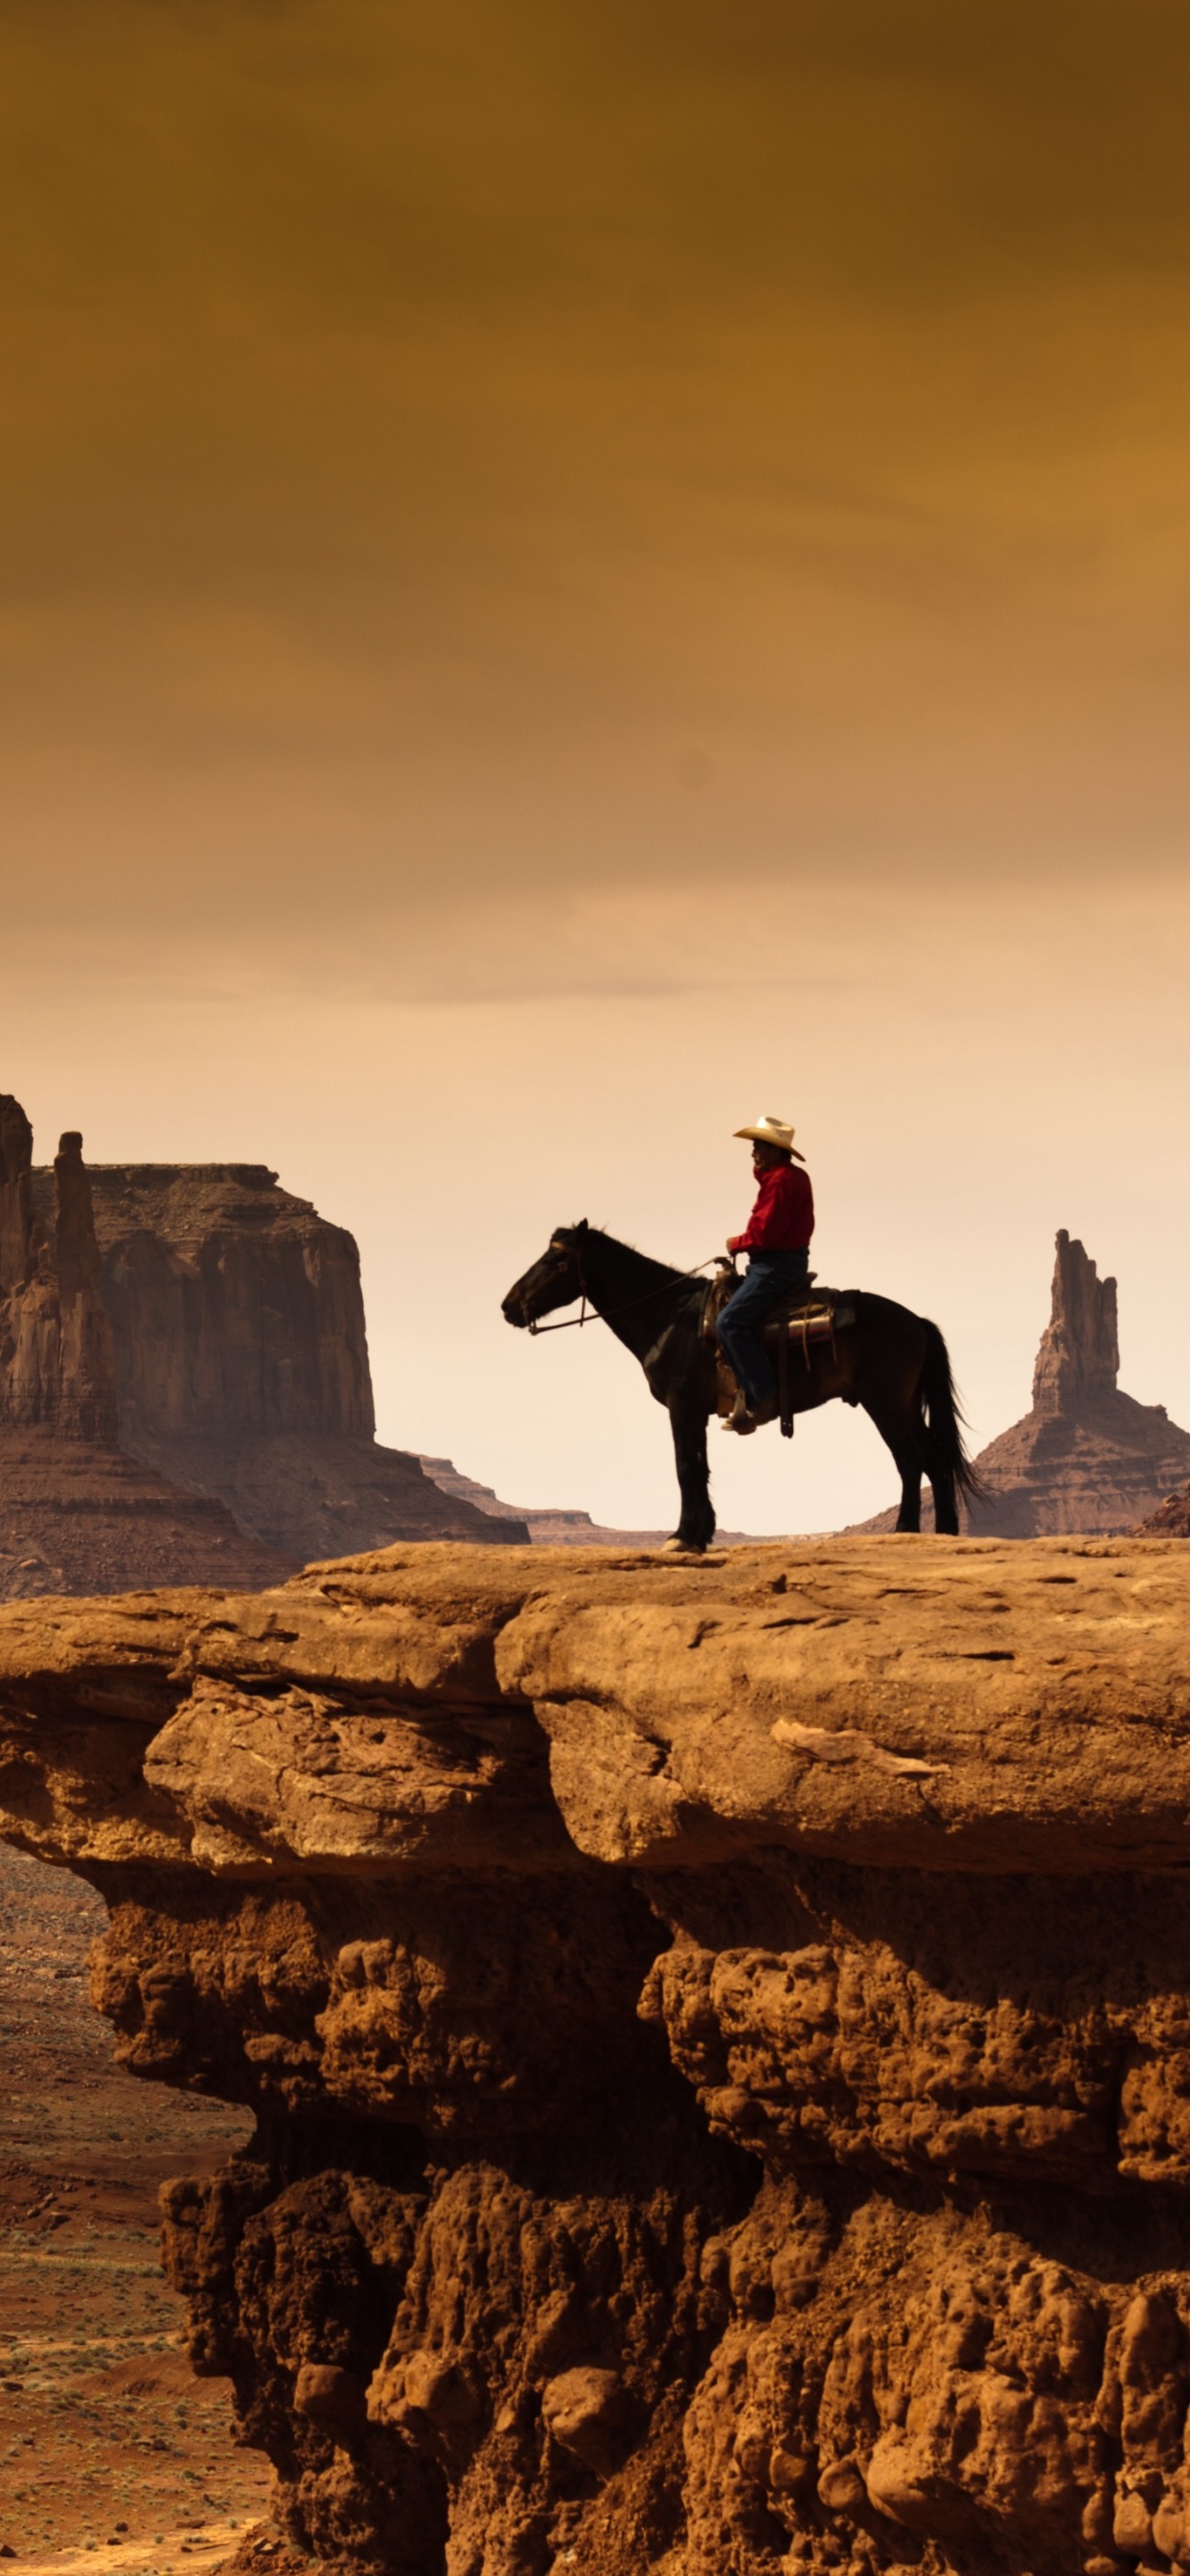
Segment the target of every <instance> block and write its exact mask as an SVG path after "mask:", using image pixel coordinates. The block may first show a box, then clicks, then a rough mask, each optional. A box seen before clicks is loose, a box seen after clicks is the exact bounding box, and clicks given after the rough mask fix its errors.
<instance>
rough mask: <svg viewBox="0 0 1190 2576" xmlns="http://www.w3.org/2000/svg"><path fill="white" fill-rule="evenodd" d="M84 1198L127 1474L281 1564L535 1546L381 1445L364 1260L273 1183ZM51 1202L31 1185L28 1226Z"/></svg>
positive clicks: (117, 1188)
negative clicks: (194, 1506) (368, 1551)
mask: <svg viewBox="0 0 1190 2576" xmlns="http://www.w3.org/2000/svg"><path fill="white" fill-rule="evenodd" d="M90 1188H91V1193H92V1197H93V1201H94V1211H95V1230H96V1236H97V1240H98V1246H99V1255H100V1280H101V1287H102V1300H103V1308H104V1310H105V1311H106V1315H107V1317H108V1319H109V1322H110V1327H111V1335H112V1342H113V1353H114V1363H113V1364H114V1371H115V1390H116V1400H117V1405H118V1419H119V1437H120V1442H121V1446H122V1447H123V1448H124V1449H125V1450H127V1451H128V1452H129V1454H130V1455H131V1456H132V1457H133V1458H136V1459H138V1460H139V1461H140V1462H141V1463H142V1464H143V1465H144V1466H146V1467H149V1468H152V1469H154V1470H156V1472H157V1473H158V1474H160V1475H162V1476H164V1477H166V1478H168V1480H169V1481H170V1483H171V1484H173V1485H175V1486H180V1487H182V1488H183V1489H185V1490H186V1491H188V1492H191V1493H196V1494H200V1495H205V1496H209V1497H213V1498H215V1499H216V1500H218V1501H220V1502H222V1503H223V1504H224V1505H225V1506H226V1507H227V1508H228V1509H229V1510H230V1511H231V1512H232V1513H233V1514H234V1516H235V1519H236V1521H237V1522H238V1524H239V1526H240V1528H241V1529H242V1530H244V1531H247V1532H248V1533H250V1534H251V1535H252V1536H254V1537H255V1538H256V1539H257V1540H258V1541H259V1542H260V1543H261V1544H262V1545H263V1546H265V1547H267V1548H269V1549H271V1550H272V1551H274V1553H275V1554H276V1553H279V1554H280V1555H281V1556H282V1557H284V1558H286V1559H288V1561H289V1564H290V1565H295V1564H301V1563H303V1562H304V1561H305V1559H306V1558H308V1557H315V1556H324V1555H327V1554H328V1553H330V1552H332V1551H336V1550H342V1549H345V1548H361V1547H375V1546H380V1545H383V1544H385V1543H387V1542H388V1541H389V1540H392V1539H397V1538H407V1539H422V1538H464V1539H466V1538H470V1539H472V1540H475V1541H478V1542H481V1543H486V1544H488V1545H494V1544H499V1543H501V1542H505V1543H512V1544H514V1545H515V1544H516V1543H518V1542H520V1541H523V1540H524V1539H526V1538H527V1536H528V1532H527V1530H526V1528H525V1526H524V1524H523V1522H521V1521H519V1520H517V1519H516V1518H515V1517H514V1518H513V1519H512V1520H510V1521H508V1522H503V1521H497V1522H493V1521H492V1520H490V1519H489V1518H488V1517H487V1515H486V1514H484V1513H481V1512H478V1511H476V1510H475V1509H474V1507H473V1506H472V1505H471V1504H469V1503H468V1502H467V1501H466V1500H465V1499H463V1498H462V1497H457V1496H446V1495H443V1494H442V1493H440V1491H439V1489H438V1487H437V1486H436V1485H435V1484H433V1483H432V1481H431V1480H430V1478H429V1477H427V1476H424V1475H423V1474H422V1471H421V1468H420V1466H419V1464H418V1462H417V1460H416V1458H414V1457H412V1456H410V1455H409V1454H408V1453H407V1452H406V1451H404V1450H397V1449H386V1448H383V1447H381V1446H380V1445H379V1444H378V1443H377V1441H376V1439H375V1437H374V1429H375V1423H374V1415H373V1409H372V1381H371V1374H370V1371H369V1366H368V1345H367V1335H366V1331H365V1327H364V1304H363V1294H362V1290H361V1286H360V1265H359V1253H358V1251H357V1249H356V1246H355V1243H354V1241H353V1238H352V1237H351V1235H349V1234H347V1233H346V1232H345V1231H344V1229H343V1228H342V1227H341V1226H337V1225H331V1224H329V1223H328V1222H327V1220H326V1219H325V1217H320V1216H319V1215H318V1213H317V1211H316V1210H315V1209H314V1208H313V1207H311V1205H310V1204H309V1202H308V1201H307V1200H305V1199H299V1198H294V1197H293V1196H292V1195H291V1194H290V1192H289V1191H287V1190H282V1189H279V1188H278V1186H277V1175H276V1173H275V1172H270V1171H268V1170H266V1169H265V1168H264V1166H263V1165H258V1164H253V1163H169V1164H163V1163H112V1164H102V1165H99V1166H96V1167H93V1168H92V1170H91V1173H90ZM50 1191H51V1179H50V1175H49V1174H48V1173H35V1174H34V1175H33V1179H32V1205H33V1207H34V1210H37V1209H38V1208H42V1209H45V1208H47V1207H48V1202H49V1197H50ZM198 1573H199V1569H198V1568H196V1569H195V1574H196V1578H197V1576H198Z"/></svg>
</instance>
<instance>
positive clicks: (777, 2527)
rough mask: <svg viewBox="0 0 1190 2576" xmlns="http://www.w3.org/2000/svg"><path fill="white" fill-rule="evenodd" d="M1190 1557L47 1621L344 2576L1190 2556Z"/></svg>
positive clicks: (120, 1876) (306, 2542) (2, 1677)
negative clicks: (222, 2145) (222, 2116)
mask: <svg viewBox="0 0 1190 2576" xmlns="http://www.w3.org/2000/svg"><path fill="white" fill-rule="evenodd" d="M1188 1674H1190V1601H1188V1597H1187V1590H1186V1583H1185V1574H1184V1563H1183V1557H1182V1553H1181V1551H1180V1549H1179V1548H1178V1547H1177V1546H1175V1545H1169V1546H1162V1545H1160V1544H1154V1543H1151V1542H1150V1543H1138V1542H1111V1541H1102V1540H1094V1541H1083V1542H1081V1543H1074V1542H1069V1541H1050V1542H1045V1543H1041V1544H1034V1545H1029V1544H1026V1545H1023V1546H1009V1545H1005V1544H1001V1543H996V1542H985V1543H975V1544H972V1543H971V1542H958V1543H955V1542H948V1541H939V1542H938V1543H937V1545H936V1546H935V1547H933V1548H930V1549H928V1550H926V1551H925V1552H924V1553H923V1552H922V1551H921V1550H920V1549H918V1548H916V1547H914V1546H912V1545H911V1544H910V1543H909V1542H907V1541H904V1540H895V1539H889V1540H875V1541H859V1542H856V1541H850V1542H845V1541H834V1542H826V1543H823V1544H819V1545H801V1546H790V1545H789V1544H782V1545H779V1546H773V1547H766V1548H755V1549H752V1550H748V1551H744V1550H740V1551H733V1553H732V1555H731V1556H730V1557H728V1558H723V1557H719V1558H716V1557H711V1558H709V1559H707V1560H705V1561H704V1562H702V1563H700V1564H691V1563H690V1562H689V1561H686V1562H681V1561H678V1562H672V1563H664V1562H659V1561H657V1560H653V1561H651V1562H643V1561H641V1560H639V1559H637V1560H634V1559H632V1558H631V1557H624V1558H622V1559H620V1560H616V1559H614V1558H613V1559H608V1558H603V1559H595V1558H593V1557H592V1555H591V1553H590V1551H581V1552H578V1551H576V1552H575V1553H574V1554H573V1555H572V1556H569V1557H566V1556H563V1555H560V1554H558V1553H556V1552H552V1551H551V1552H550V1553H549V1554H546V1553H545V1552H543V1551H534V1550H519V1549H511V1550H500V1551H493V1550H490V1549H486V1550H478V1549H476V1550H466V1549H449V1548H443V1549H422V1550H406V1551H401V1550H393V1551H390V1553H389V1554H388V1555H387V1556H380V1557H371V1558H364V1559H360V1560H357V1561H355V1562H348V1563H342V1564H338V1565H330V1566H325V1567H321V1568H315V1569H311V1570H310V1572H309V1573H308V1574H307V1575H306V1576H304V1577H302V1578H301V1579H299V1580H298V1581H295V1582H293V1583H290V1584H288V1585H287V1586H285V1587H284V1588H283V1589H281V1590H278V1591H277V1592H275V1593H272V1594H267V1593H266V1594H263V1595H257V1596H255V1597H253V1598H249V1599H244V1600H240V1601H238V1602H237V1601H234V1600H231V1599H229V1598H228V1596H227V1595H226V1594H225V1593H222V1594H218V1595H214V1596H203V1595H201V1594H196V1593H190V1594H188V1595H180V1594H172V1595H170V1594H165V1595H157V1596H154V1597H152V1598H141V1599H139V1600H133V1601H128V1602H121V1601H109V1602H105V1603H91V1604H85V1603H84V1604H79V1605H77V1606H76V1605H73V1604H67V1605H62V1604H56V1605H55V1606H54V1611H53V1615H52V1617H47V1616H46V1615H45V1613H44V1612H42V1611H40V1610H39V1609H38V1608H37V1607H36V1606H32V1607H31V1606H28V1605H25V1606H23V1607H21V1608H20V1609H19V1610H11V1611H8V1612H4V1613H0V1832H3V1833H4V1834H6V1835H7V1836H8V1837H9V1838H11V1839H13V1840H15V1841H16V1842H18V1843H19V1844H21V1845H22V1846H23V1847H24V1848H25V1849H27V1850H31V1851H35V1852H40V1853H41V1854H42V1855H44V1856H45V1857H47V1858H49V1859H51V1860H55V1861H57V1862H59V1863H66V1864H67V1865H69V1866H70V1867H72V1868H74V1869H76V1870H78V1871H80V1872H81V1873H82V1874H83V1875H85V1876H86V1877H88V1878H89V1879H91V1880H92V1881H93V1882H94V1883H95V1884H96V1885H97V1886H99V1887H100V1888H101V1889H102V1891H103V1893H104V1895H105V1897H106V1899H107V1902H108V1906H109V1910H110V1930H109V1932H108V1934H107V1937H106V1940H105V1942H104V1944H103V1946H102V1949H101V1952H100V1954H99V1956H98V1958H97V1960H96V1965H95V1972H94V1992H95V1996H96V1999H97V2001H98V2002H99V2004H100V2005H101V2007H102V2009H103V2010H104V2011H105V2012H106V2013H107V2014H108V2015H109V2016H110V2018H111V2020H112V2021H113V2023H114V2026H115V2028H116V2031H117V2033H118V2034H119V2041H120V2047H121V2051H122V2054H123V2057H124V2061H125V2063H126V2064H127V2065H128V2066H129V2067H130V2069H131V2070H132V2071H133V2072H134V2073H136V2074H138V2075H140V2076H142V2077H145V2078H147V2079H149V2080H156V2081H164V2082H167V2083H172V2084H175V2085H179V2086H184V2087H187V2088H189V2089H192V2090H197V2091H200V2092H207V2093H211V2094H215V2095H218V2096H221V2097H223V2098H225V2099H227V2100H229V2101H235V2102H241V2103H245V2104H249V2105H251V2106H252V2107H253V2109H254V2110H255V2111H256V2113H257V2115H258V2120H259V2127H258V2131H257V2135H256V2138H255V2139H254V2141H253V2143H252V2145H251V2146H250V2147H249V2148H248V2149H247V2150H246V2151H245V2153H244V2154H243V2155H242V2156H239V2157H236V2158H234V2159H233V2160H232V2162H231V2163H230V2164H229V2165H228V2166H227V2167H226V2168H225V2170H224V2172H223V2173H222V2174H221V2175H219V2176H217V2177H215V2178H214V2179H213V2180H201V2181H183V2182H180V2183H179V2184H177V2185H176V2186H174V2187H173V2189H172V2190H171V2192H170V2194H169V2198H168V2209H167V2225H166V2242H167V2253H168V2262H169V2266H170V2269H171V2272H172V2275H173V2278H174V2279H175V2281H176V2282H177V2283H178V2284H179V2286H181V2287H182V2288H183V2289H184V2291H185V2293H186V2295H187V2297H188V2299H189V2302H190V2311H191V2332H192V2352H193V2358H194V2361H195V2366H196V2368H197V2369H198V2370H199V2371H202V2372H226V2373H228V2374H229V2375H230V2376H231V2377H232V2379H233V2381H234V2384H235V2390H236V2401H237V2406H238V2410H239V2417H240V2423H241V2426H242V2429H243V2432H244V2435H245V2438H246V2439H247V2440H248V2441H249V2442H251V2443H254V2444H257V2445H259V2446H260V2447H261V2448H262V2449H264V2450H266V2451H268V2453H269V2454H270V2456H271V2457H272V2458H273V2460H274V2461H275V2463H276V2466H277V2469H278V2474H279V2479H280V2496H281V2510H282V2513H283V2515H284V2517H285V2518H286V2520H287V2522H288V2525H289V2529H290V2532H291V2535H292V2537H293V2539H294V2540H295V2541H296V2542H297V2543H298V2544H299V2545H300V2546H301V2547H302V2548H304V2549H306V2550H308V2551H310V2552H312V2553H313V2554H315V2555H317V2556H318V2557H319V2558H321V2559H322V2560H323V2562H324V2563H325V2564H327V2565H328V2566H329V2567H331V2568H332V2569H339V2570H342V2571H343V2576H349V2571H350V2572H351V2576H354V2572H355V2571H376V2576H548V2571H549V2570H551V2569H553V2568H555V2567H557V2566H558V2565H559V2564H561V2565H563V2566H566V2567H570V2566H575V2567H581V2568H586V2569H589V2570H590V2571H591V2576H644V2572H645V2571H649V2570H655V2571H656V2576H678V2571H679V2570H680V2571H682V2576H801V2571H805V2576H839V2571H844V2570H846V2571H848V2576H905V2571H907V2570H908V2569H910V2568H912V2569H914V2570H916V2571H918V2576H985V2571H995V2576H1038V2571H1039V2570H1044V2571H1045V2576H1129V2571H1132V2570H1138V2569H1139V2570H1140V2571H1146V2570H1148V2571H1151V2576H1161V2571H1163V2570H1168V2569H1169V2568H1170V2567H1171V2566H1172V2567H1175V2568H1176V2567H1180V2566H1185V2565H1187V2564H1190V2469H1188V2467H1187V2462H1188V2460H1190V2268H1188V2266H1187V2252H1186V2223H1185V2221H1186V2208H1187V2205H1188V2204H1187V2195H1188V2194H1190V1893H1188V1890H1190V1839H1188V1835H1187V1824H1186V1818H1187V1814H1188V1813H1190V1683H1188V1681H1187V1675H1188Z"/></svg>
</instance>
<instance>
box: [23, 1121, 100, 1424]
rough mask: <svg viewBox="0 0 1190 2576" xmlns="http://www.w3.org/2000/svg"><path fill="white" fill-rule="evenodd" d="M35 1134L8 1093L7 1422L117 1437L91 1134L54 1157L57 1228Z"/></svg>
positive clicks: (70, 1138) (66, 1139) (67, 1142)
mask: <svg viewBox="0 0 1190 2576" xmlns="http://www.w3.org/2000/svg"><path fill="white" fill-rule="evenodd" d="M32 1149H33V1133H32V1129H31V1127H30V1125H29V1121H28V1119H27V1118H26V1116H25V1113H24V1110H23V1109H22V1108H21V1105H20V1102H19V1101H17V1100H13V1099H12V1098H11V1097H10V1096H5V1097H4V1098H3V1099H0V1424H3V1425H4V1426H5V1427H6V1428H7V1429H9V1430H27V1429H29V1428H31V1427H32V1426H33V1425H35V1424H37V1425H43V1426H45V1427H47V1428H49V1429H51V1430H53V1431H56V1432H58V1433H60V1434H61V1435H62V1437H64V1438H65V1439H68V1440H94V1441H105V1442H114V1440H115V1437H116V1368H115V1352H114V1348H113V1344H112V1332H111V1326H110V1324H109V1322H108V1319H107V1313H106V1310H105V1307H104V1303H103V1290H102V1277H101V1271H100V1262H99V1246H98V1244H97V1242H96V1239H95V1217H94V1211H93V1209H92V1205H91V1185H90V1182H89V1180H88V1178H87V1172H86V1168H85V1165H84V1163H83V1140H82V1137H81V1136H80V1135H79V1134H78V1133H77V1131H75V1130H73V1129H72V1130H71V1131H70V1132H69V1133H68V1134H67V1135H65V1136H63V1138H62V1140H61V1143H60V1145H59V1147H58V1152H57V1155H56V1157H55V1161H54V1224H53V1230H52V1233H51V1232H50V1231H49V1230H48V1229H47V1228H46V1226H45V1225H44V1224H43V1223H42V1221H41V1220H40V1218H39V1217H38V1216H37V1215H36V1214H35V1212H34V1207H33V1198H32V1180H31V1165H32Z"/></svg>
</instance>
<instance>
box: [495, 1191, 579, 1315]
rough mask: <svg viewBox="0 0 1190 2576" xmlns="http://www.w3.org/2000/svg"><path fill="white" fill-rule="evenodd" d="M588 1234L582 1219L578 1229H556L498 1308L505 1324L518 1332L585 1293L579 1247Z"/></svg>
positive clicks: (575, 1227)
mask: <svg viewBox="0 0 1190 2576" xmlns="http://www.w3.org/2000/svg"><path fill="white" fill-rule="evenodd" d="M587 1232H588V1227H587V1220H586V1218H585V1217H584V1218H583V1221H582V1224H581V1225H556V1226H555V1227H554V1231H553V1233H552V1234H551V1236H550V1239H549V1243H548V1245H547V1246H546V1249H545V1251H544V1252H543V1253H542V1256H541V1259H540V1261H535V1262H534V1264H533V1267H532V1269H531V1270H526V1272H525V1275H524V1278H523V1279H518V1280H517V1281H516V1282H515V1285H514V1286H513V1287H511V1288H510V1289H509V1291H508V1295H507V1297H506V1298H505V1299H504V1301H503V1304H502V1306H501V1309H500V1311H501V1313H502V1315H503V1317H504V1321H505V1323H506V1324H515V1325H516V1326H517V1329H518V1331H519V1330H523V1328H524V1326H525V1325H526V1324H536V1323H537V1322H538V1320H539V1318H540V1317H541V1316H542V1315H552V1314H553V1312H554V1308H555V1307H556V1306H573V1304H574V1301H575V1298H576V1297H581V1296H582V1295H583V1293H584V1289H585V1285H586V1283H585V1280H584V1278H583V1244H584V1242H585V1240H586V1236H587Z"/></svg>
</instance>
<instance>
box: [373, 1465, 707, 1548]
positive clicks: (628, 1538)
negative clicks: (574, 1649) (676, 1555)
mask: <svg viewBox="0 0 1190 2576" xmlns="http://www.w3.org/2000/svg"><path fill="white" fill-rule="evenodd" d="M418 1465H419V1466H420V1467H424V1469H425V1472H426V1474H427V1476H430V1477H432V1479H433V1481H434V1483H435V1484H436V1485H437V1486H438V1487H439V1488H440V1490H441V1491H442V1493H444V1494H450V1495H451V1496H452V1497H453V1498H454V1499H455V1500H456V1501H458V1502H467V1503H473V1504H474V1505H475V1507H476V1510H477V1511H481V1512H488V1513H490V1514H491V1516H492V1518H493V1520H509V1521H515V1522H516V1523H517V1524H518V1526H524V1527H526V1528H527V1529H528V1532H529V1536H530V1538H531V1540H532V1542H533V1545H534V1547H617V1548H621V1549H624V1550H632V1549H635V1548H654V1547H660V1546H662V1544H663V1542H664V1541H665V1539H666V1538H667V1537H668V1535H669V1533H668V1531H667V1530H629V1529H613V1528H612V1527H611V1526H610V1524H609V1523H607V1522H604V1521H593V1520H592V1518H591V1515H590V1513H589V1512H579V1511H572V1510H569V1509H563V1508H562V1507H561V1506H560V1505H557V1504H550V1503H547V1504H543V1505H541V1506H540V1507H537V1506H535V1505H534V1504H532V1503H502V1502H501V1500H500V1497H499V1495H498V1494H497V1493H496V1492H495V1491H494V1490H493V1488H492V1486H491V1485H479V1484H477V1483H476V1481H475V1478H474V1476H464V1475H462V1474H460V1471H459V1469H458V1468H457V1467H456V1466H455V1464H454V1462H453V1460H452V1459H450V1458H423V1457H420V1456H419V1458H418ZM757 1544H758V1542H757V1540H756V1539H750V1538H748V1537H747V1536H746V1534H745V1532H744V1531H743V1530H716V1532H715V1545H716V1547H755V1546H756V1545H757Z"/></svg>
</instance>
